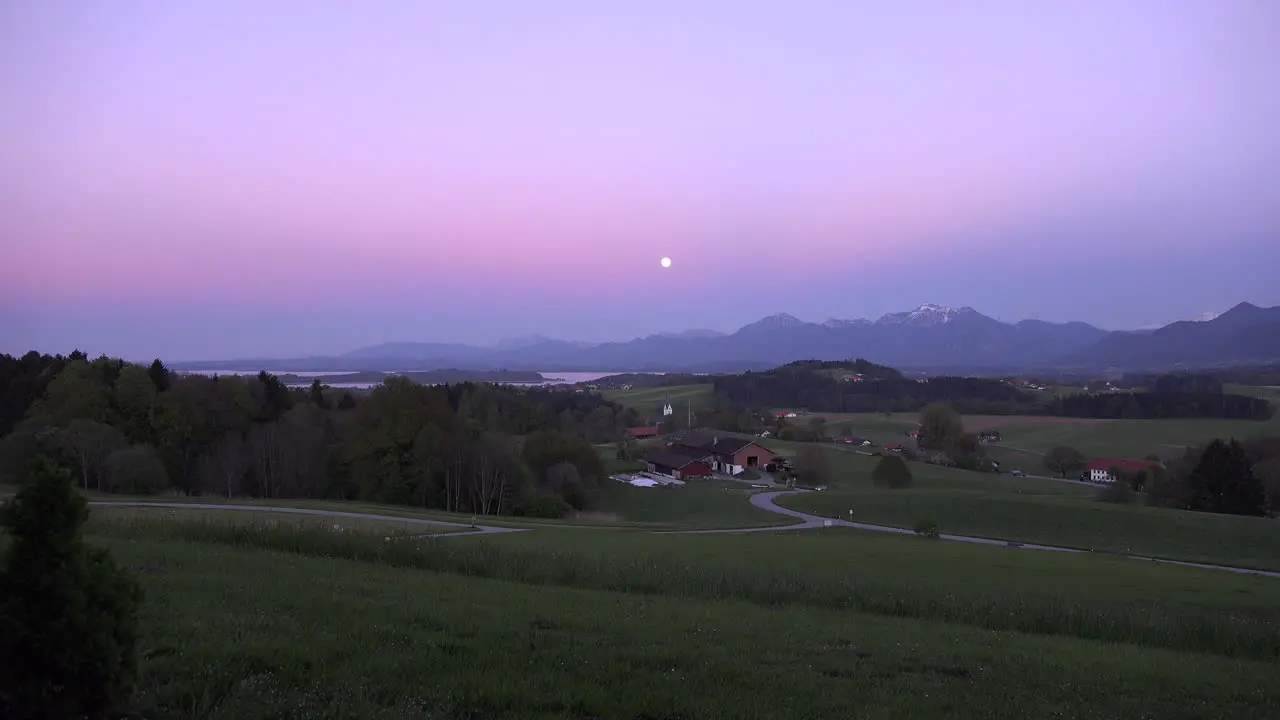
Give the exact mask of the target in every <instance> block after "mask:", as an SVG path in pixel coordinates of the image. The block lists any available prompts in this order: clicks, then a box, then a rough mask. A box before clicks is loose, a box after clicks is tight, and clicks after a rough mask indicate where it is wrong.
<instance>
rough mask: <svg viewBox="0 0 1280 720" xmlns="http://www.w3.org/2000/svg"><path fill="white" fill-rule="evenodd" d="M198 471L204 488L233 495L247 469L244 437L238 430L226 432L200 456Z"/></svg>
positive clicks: (247, 457) (246, 451) (246, 449)
mask: <svg viewBox="0 0 1280 720" xmlns="http://www.w3.org/2000/svg"><path fill="white" fill-rule="evenodd" d="M200 471H201V477H202V478H203V479H204V481H205V487H206V488H208V489H210V490H214V491H216V492H218V493H219V494H224V493H225V494H226V496H227V497H232V496H233V495H235V493H236V491H237V490H238V489H239V487H240V482H241V481H242V480H243V479H244V476H245V474H246V473H247V472H248V471H249V454H248V448H247V446H246V444H245V441H244V437H243V436H241V434H240V433H238V432H229V433H227V434H226V435H225V436H224V437H223V438H222V439H221V440H219V441H218V442H217V443H216V444H214V446H213V447H211V448H210V449H209V451H208V452H206V453H205V454H204V455H203V456H202V457H201V459H200Z"/></svg>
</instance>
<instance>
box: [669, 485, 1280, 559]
mask: <svg viewBox="0 0 1280 720" xmlns="http://www.w3.org/2000/svg"><path fill="white" fill-rule="evenodd" d="M803 492H811V491H809V490H781V491H775V492H762V493H756V494H755V495H752V496H751V504H752V505H755V506H756V507H758V508H760V509H761V510H768V511H769V512H772V513H778V514H779V515H786V516H788V517H792V518H795V519H796V520H798V521H799V522H797V523H795V524H793V525H774V526H770V527H757V528H741V529H737V530H734V529H725V530H686V531H683V532H682V533H680V534H685V535H723V534H728V533H743V532H779V531H783V530H809V529H812V528H820V527H847V528H854V529H857V530H870V531H873V532H887V533H895V534H897V535H915V532H914V531H912V530H908V529H907V528H900V527H891V526H889V525H874V524H872V523H863V522H853V521H850V520H835V519H832V518H824V517H822V516H819V515H811V514H809V513H806V512H801V511H799V510H793V509H791V508H787V507H782V506H781V505H778V504H777V503H775V502H774V500H775V499H776V498H778V497H780V496H782V495H790V494H793V493H803ZM938 537H939V538H940V539H942V540H951V541H954V542H967V543H975V544H978V545H997V546H1000V547H1017V548H1025V549H1027V550H1050V551H1053V552H1068V553H1081V552H1092V551H1089V550H1080V549H1079V548H1067V547H1058V546H1056V545H1037V544H1035V543H1019V542H1010V541H1008V540H997V539H994V538H982V537H973V536H969V535H950V534H947V533H942V534H941V535H939V536H938ZM1099 554H1104V555H1115V556H1117V557H1124V558H1129V559H1131V560H1147V561H1149V562H1158V563H1166V564H1169V565H1183V566H1186V567H1195V568H1202V569H1205V570H1225V571H1227V572H1233V573H1239V574H1242V575H1263V576H1266V577H1273V578H1280V572H1272V571H1269V570H1253V569H1250V568H1238V567H1228V566H1226V565H1209V564H1205V563H1194V562H1186V561H1182V560H1162V559H1160V558H1150V557H1143V556H1141V555H1125V554H1123V553H1099Z"/></svg>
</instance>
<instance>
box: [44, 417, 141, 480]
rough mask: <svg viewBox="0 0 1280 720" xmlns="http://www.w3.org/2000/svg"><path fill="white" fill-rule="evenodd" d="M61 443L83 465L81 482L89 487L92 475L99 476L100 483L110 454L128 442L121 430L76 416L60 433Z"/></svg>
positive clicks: (81, 467)
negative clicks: (104, 465)
mask: <svg viewBox="0 0 1280 720" xmlns="http://www.w3.org/2000/svg"><path fill="white" fill-rule="evenodd" d="M58 435H59V439H60V441H61V442H60V443H59V445H60V446H61V447H63V448H65V449H66V450H67V452H69V453H70V454H71V455H73V456H74V457H75V458H76V461H77V462H78V463H79V465H80V483H81V485H82V486H83V487H84V489H85V490H88V489H89V478H90V477H93V478H96V479H98V485H99V486H101V477H102V473H103V464H104V463H105V462H106V459H107V456H108V455H110V454H111V453H112V452H114V451H115V450H118V449H120V448H122V447H124V446H125V445H126V444H127V441H126V440H125V437H124V434H123V433H121V432H120V431H119V430H116V429H115V428H113V427H111V426H110V425H106V424H104V423H100V422H96V421H94V420H85V419H83V418H77V419H75V420H72V421H71V422H70V423H69V424H68V425H67V427H66V429H64V430H62V431H61V432H60V433H59V434H58Z"/></svg>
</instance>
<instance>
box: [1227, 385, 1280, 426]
mask: <svg viewBox="0 0 1280 720" xmlns="http://www.w3.org/2000/svg"><path fill="white" fill-rule="evenodd" d="M1222 391H1223V392H1224V393H1228V394H1231V395H1248V396H1250V397H1256V398H1262V399H1263V400H1268V401H1270V402H1271V404H1272V405H1275V406H1276V407H1277V408H1280V386H1276V385H1226V386H1224V387H1223V388H1222ZM1271 419H1272V420H1273V421H1280V413H1277V415H1276V416H1275V417H1273V418H1271Z"/></svg>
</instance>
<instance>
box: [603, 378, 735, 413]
mask: <svg viewBox="0 0 1280 720" xmlns="http://www.w3.org/2000/svg"><path fill="white" fill-rule="evenodd" d="M711 391H712V386H711V383H700V384H697V385H672V386H670V387H656V388H635V389H632V390H603V391H601V394H602V395H603V396H604V397H605V399H606V400H610V401H612V402H616V403H618V404H619V405H622V406H623V407H631V408H635V409H636V410H637V411H638V412H639V413H641V414H642V415H647V416H648V417H649V419H650V420H651V421H655V422H656V421H657V420H660V419H662V406H663V404H664V403H665V402H669V403H671V406H672V410H674V411H675V412H677V413H683V412H685V411H686V410H688V409H689V407H690V406H692V407H693V410H694V411H695V412H696V411H698V410H701V409H703V408H707V407H710V406H711V402H712V399H713V397H712V392H711Z"/></svg>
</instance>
